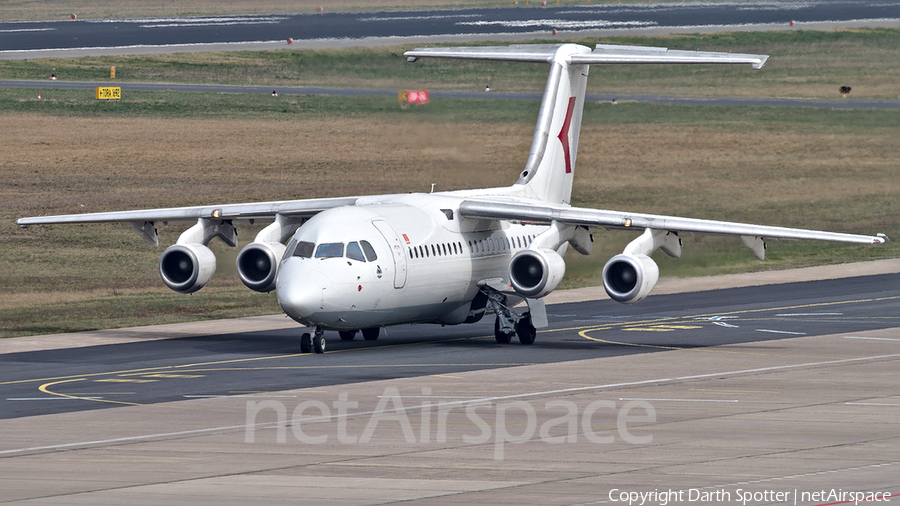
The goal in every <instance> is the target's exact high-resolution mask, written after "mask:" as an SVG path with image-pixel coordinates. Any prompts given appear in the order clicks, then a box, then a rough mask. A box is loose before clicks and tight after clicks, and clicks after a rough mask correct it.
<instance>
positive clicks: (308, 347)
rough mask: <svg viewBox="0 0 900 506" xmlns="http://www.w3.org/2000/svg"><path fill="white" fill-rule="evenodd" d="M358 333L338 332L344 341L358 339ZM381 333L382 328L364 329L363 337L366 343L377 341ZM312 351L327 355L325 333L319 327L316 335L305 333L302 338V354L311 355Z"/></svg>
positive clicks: (349, 331) (350, 331)
mask: <svg viewBox="0 0 900 506" xmlns="http://www.w3.org/2000/svg"><path fill="white" fill-rule="evenodd" d="M357 332H359V331H358V330H341V331H339V332H338V335H340V336H341V340H342V341H352V340H353V339H355V338H356V334H357ZM380 333H381V328H380V327H372V328H369V329H362V336H363V339H365V340H366V341H375V340H376V339H378V334H380ZM311 351H315V352H316V353H325V331H324V330H322V329H321V328H319V327H316V330H315V333H313V334H310V333H309V332H304V333H303V335H301V336H300V352H301V353H309V352H311Z"/></svg>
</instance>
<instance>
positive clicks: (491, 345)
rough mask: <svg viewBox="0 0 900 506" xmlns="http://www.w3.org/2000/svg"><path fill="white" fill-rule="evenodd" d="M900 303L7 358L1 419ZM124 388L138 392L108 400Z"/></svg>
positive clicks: (781, 288) (418, 372)
mask: <svg viewBox="0 0 900 506" xmlns="http://www.w3.org/2000/svg"><path fill="white" fill-rule="evenodd" d="M898 303H900V274H887V275H878V276H863V277H856V278H845V279H836V280H827V281H813V282H803V283H790V284H783V285H769V286H759V287H747V288H731V289H727V290H713V291H706V292H695V293H685V294H673V295H657V296H651V297H650V298H648V299H647V300H645V301H642V302H641V303H639V304H635V305H632V306H624V305H621V304H618V303H615V302H612V301H610V300H604V301H591V302H579V303H567V304H556V305H552V306H550V307H549V309H548V313H549V317H550V321H551V327H550V328H549V329H544V330H541V331H539V333H538V339H537V341H536V342H535V344H534V345H532V346H522V345H519V344H509V345H498V344H496V343H495V342H494V339H493V333H492V331H493V318H492V317H491V316H490V315H489V316H487V317H485V318H484V319H483V320H482V322H479V323H478V324H474V325H460V326H450V327H440V326H435V325H413V326H399V327H390V328H388V329H387V332H386V335H383V336H382V337H381V338H380V339H379V340H378V341H377V342H366V341H363V340H362V339H361V338H358V339H357V340H355V341H351V342H346V341H341V340H340V339H338V338H337V334H336V333H328V334H327V335H326V337H327V339H328V351H329V353H326V354H324V355H309V354H306V355H302V354H299V335H300V333H301V331H302V328H300V327H297V328H288V329H284V330H273V331H266V332H249V333H244V332H237V333H210V334H209V335H204V336H196V337H190V338H174V339H168V340H164V341H159V340H154V341H147V342H136V343H128V344H121V345H108V346H94V347H83V348H71V349H61V350H47V351H34V352H23V353H9V354H3V355H0V419H8V418H18V417H25V416H35V415H43V414H51V413H63V412H71V411H79V410H92V409H102V408H110V407H116V406H121V405H122V403H127V404H128V405H131V404H132V403H136V404H141V405H147V404H155V403H162V402H170V401H177V400H183V399H187V398H197V397H203V396H228V395H235V394H236V393H237V392H248V391H252V392H270V391H280V390H288V389H297V388H316V387H323V386H333V385H350V384H354V383H359V382H369V381H379V380H389V379H396V378H411V377H419V376H428V375H434V374H454V373H458V372H463V371H475V370H490V369H499V368H508V367H515V366H523V365H533V364H548V363H561V362H568V361H573V360H583V359H589V358H591V359H593V358H598V359H599V358H611V357H618V356H625V355H632V354H640V353H653V352H661V351H666V350H672V349H693V348H703V347H712V346H721V345H727V344H736V343H752V342H759V341H769V340H773V339H783V338H792V337H801V336H814V335H824V334H834V333H842V332H865V331H869V330H875V329H883V328H889V327H896V326H900V312H898V311H897V307H898ZM582 332H585V335H582V334H580V333H582ZM513 343H515V340H514V341H513ZM58 380H67V381H65V382H64V384H63V385H61V386H59V385H58V386H55V387H53V388H52V392H53V395H51V394H49V393H47V392H44V391H43V390H44V388H43V386H44V385H45V384H48V383H54V382H55V381H58ZM117 380H121V382H120V383H119V384H117V385H116V386H119V387H121V386H124V385H127V390H128V391H129V392H133V393H130V394H127V395H124V394H123V395H111V396H110V395H107V394H106V393H104V392H109V390H110V386H111V385H110V383H111V382H112V383H116V382H117ZM76 393H77V394H76ZM60 394H61V395H69V394H72V395H76V396H77V397H96V398H97V399H98V400H93V401H92V400H84V399H76V398H72V399H66V398H62V397H58V395H60ZM54 395H56V396H57V397H55V400H54V399H53V396H54ZM104 400H105V401H112V402H104Z"/></svg>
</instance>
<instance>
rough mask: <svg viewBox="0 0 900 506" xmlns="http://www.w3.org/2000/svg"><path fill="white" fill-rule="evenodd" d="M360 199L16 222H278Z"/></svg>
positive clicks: (17, 221) (34, 218)
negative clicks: (280, 218)
mask: <svg viewBox="0 0 900 506" xmlns="http://www.w3.org/2000/svg"><path fill="white" fill-rule="evenodd" d="M357 199H358V197H342V198H323V199H301V200H280V201H273V202H251V203H246V204H225V205H220V206H192V207H170V208H162V209H138V210H133V211H112V212H105V213H86V214H63V215H58V216H32V217H29V218H20V219H18V220H16V225H19V226H20V227H23V228H25V227H29V226H31V225H53V224H62V223H136V222H145V221H148V222H157V221H163V222H171V223H181V222H185V223H188V222H191V221H196V220H198V219H200V218H204V219H214V220H235V221H237V220H251V219H274V217H275V215H283V216H289V217H297V218H303V217H310V216H312V215H314V214H316V213H318V212H321V211H324V210H326V209H331V208H333V207H341V206H351V205H353V204H355V203H356V200H357Z"/></svg>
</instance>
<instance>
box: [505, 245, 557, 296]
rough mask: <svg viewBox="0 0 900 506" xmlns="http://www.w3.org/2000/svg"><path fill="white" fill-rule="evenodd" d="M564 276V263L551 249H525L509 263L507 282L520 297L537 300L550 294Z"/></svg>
mask: <svg viewBox="0 0 900 506" xmlns="http://www.w3.org/2000/svg"><path fill="white" fill-rule="evenodd" d="M565 274H566V263H565V261H564V260H563V258H562V257H561V256H560V255H559V253H557V252H555V251H553V250H552V249H526V250H522V251H520V252H518V253H516V254H515V256H513V258H512V261H511V262H510V263H509V281H510V282H511V283H512V286H513V288H514V289H515V290H516V292H518V293H519V294H520V295H522V296H524V297H527V298H530V299H539V298H541V297H543V296H545V295H547V294H548V293H550V292H552V291H553V290H554V289H555V288H556V285H558V284H559V282H560V281H562V278H563V276H564V275H565Z"/></svg>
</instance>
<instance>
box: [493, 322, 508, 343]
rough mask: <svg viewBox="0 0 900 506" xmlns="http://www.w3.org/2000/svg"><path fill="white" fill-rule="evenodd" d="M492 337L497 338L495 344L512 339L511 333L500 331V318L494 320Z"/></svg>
mask: <svg viewBox="0 0 900 506" xmlns="http://www.w3.org/2000/svg"><path fill="white" fill-rule="evenodd" d="M494 339H496V340H497V344H509V342H510V341H511V340H512V334H506V333H503V332H500V318H497V319H496V320H494Z"/></svg>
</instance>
